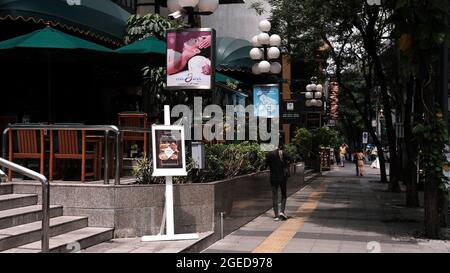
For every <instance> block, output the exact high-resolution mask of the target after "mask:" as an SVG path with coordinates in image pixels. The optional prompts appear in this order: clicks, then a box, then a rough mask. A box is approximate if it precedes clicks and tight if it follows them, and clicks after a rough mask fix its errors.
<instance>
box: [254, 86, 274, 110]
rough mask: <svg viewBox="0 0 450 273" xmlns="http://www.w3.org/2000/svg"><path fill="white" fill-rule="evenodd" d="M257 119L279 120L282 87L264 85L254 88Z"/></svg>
mask: <svg viewBox="0 0 450 273" xmlns="http://www.w3.org/2000/svg"><path fill="white" fill-rule="evenodd" d="M253 105H254V109H255V117H265V118H279V117H280V115H279V112H280V86H279V85H278V84H264V85H254V86H253Z"/></svg>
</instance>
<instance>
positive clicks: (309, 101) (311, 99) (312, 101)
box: [305, 77, 323, 107]
mask: <svg viewBox="0 0 450 273" xmlns="http://www.w3.org/2000/svg"><path fill="white" fill-rule="evenodd" d="M322 97H323V86H322V85H321V84H317V78H316V77H312V78H311V84H308V85H307V86H306V93H305V98H306V102H305V105H306V107H322V105H323V101H322Z"/></svg>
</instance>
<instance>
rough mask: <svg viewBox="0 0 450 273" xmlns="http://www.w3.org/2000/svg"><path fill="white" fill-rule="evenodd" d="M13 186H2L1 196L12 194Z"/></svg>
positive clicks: (0, 187)
mask: <svg viewBox="0 0 450 273" xmlns="http://www.w3.org/2000/svg"><path fill="white" fill-rule="evenodd" d="M12 193H13V185H12V184H0V195H4V194H12Z"/></svg>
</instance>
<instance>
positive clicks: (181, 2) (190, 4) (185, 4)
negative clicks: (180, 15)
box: [178, 0, 199, 8]
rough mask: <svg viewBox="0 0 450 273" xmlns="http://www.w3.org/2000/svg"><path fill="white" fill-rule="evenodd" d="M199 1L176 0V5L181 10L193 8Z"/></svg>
mask: <svg viewBox="0 0 450 273" xmlns="http://www.w3.org/2000/svg"><path fill="white" fill-rule="evenodd" d="M198 2H199V0H178V5H180V7H182V8H193V7H195V6H197V5H198Z"/></svg>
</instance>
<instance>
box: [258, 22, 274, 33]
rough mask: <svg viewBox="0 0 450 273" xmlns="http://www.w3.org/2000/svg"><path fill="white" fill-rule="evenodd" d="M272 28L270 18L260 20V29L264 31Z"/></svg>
mask: <svg viewBox="0 0 450 273" xmlns="http://www.w3.org/2000/svg"><path fill="white" fill-rule="evenodd" d="M271 28H272V24H270V22H269V21H268V20H262V21H261V22H259V30H261V31H262V32H269V31H270V29H271Z"/></svg>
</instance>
